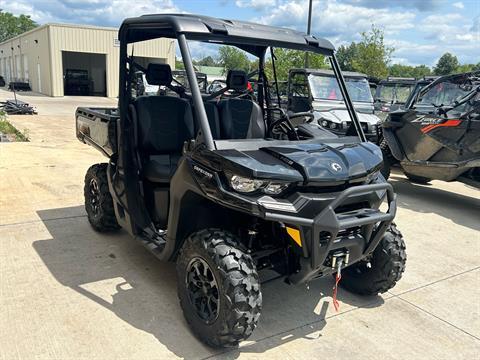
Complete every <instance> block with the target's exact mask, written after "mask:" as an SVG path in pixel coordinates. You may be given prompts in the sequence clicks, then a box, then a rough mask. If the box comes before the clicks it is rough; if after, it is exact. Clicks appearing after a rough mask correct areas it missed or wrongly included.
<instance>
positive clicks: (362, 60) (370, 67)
mask: <svg viewBox="0 0 480 360" xmlns="http://www.w3.org/2000/svg"><path fill="white" fill-rule="evenodd" d="M361 35H362V40H361V41H360V42H359V43H357V44H356V46H355V47H356V50H355V52H354V57H353V59H352V68H353V70H355V71H359V72H362V73H365V74H367V75H369V76H372V77H376V78H384V77H386V76H387V75H388V64H389V63H390V59H391V55H392V52H393V51H394V49H393V48H392V47H389V46H387V45H386V44H385V42H384V36H383V31H382V30H381V29H379V28H377V27H375V26H374V25H372V28H371V30H370V31H369V32H362V33H361Z"/></svg>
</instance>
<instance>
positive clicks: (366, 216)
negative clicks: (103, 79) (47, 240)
mask: <svg viewBox="0 0 480 360" xmlns="http://www.w3.org/2000/svg"><path fill="white" fill-rule="evenodd" d="M159 37H166V38H174V39H176V40H177V41H178V44H179V47H180V52H181V56H182V59H183V62H184V65H185V70H186V74H187V77H188V83H189V90H190V91H186V89H185V88H181V87H180V86H178V85H172V72H171V70H170V67H169V66H168V65H162V64H149V65H148V67H147V69H146V70H147V71H146V78H147V81H148V83H150V84H155V85H158V86H165V87H168V88H169V89H171V90H172V91H173V92H175V93H176V95H175V96H173V95H156V96H140V97H137V98H133V97H132V91H131V89H130V82H131V80H132V79H134V78H135V77H134V74H135V71H137V65H136V64H135V62H134V58H131V57H129V56H128V55H127V45H128V44H131V43H135V42H139V41H144V40H148V39H154V38H159ZM119 39H120V44H121V45H120V90H119V108H118V109H95V108H91V109H89V108H79V109H78V110H77V113H76V122H77V137H78V139H79V140H80V141H82V142H85V143H87V144H90V145H92V146H94V147H95V148H97V149H98V150H100V151H101V152H102V153H103V154H105V155H106V156H107V157H108V159H109V161H108V163H104V164H97V165H93V166H92V167H91V168H90V169H89V170H88V172H87V175H86V177H85V207H86V211H87V214H88V219H89V221H90V223H91V225H92V226H93V227H94V228H95V229H96V230H98V231H107V230H115V229H118V228H119V227H122V228H124V229H126V230H127V231H128V232H129V233H130V234H131V235H133V236H134V237H135V238H137V239H138V240H140V241H141V242H142V243H143V244H144V245H145V246H146V247H147V248H148V249H149V250H150V251H151V252H152V253H153V254H155V255H156V256H157V257H158V258H160V259H162V260H169V261H175V262H176V263H177V274H178V295H179V298H180V304H181V307H182V309H183V311H184V314H185V317H186V319H187V321H188V323H189V324H190V326H191V328H192V329H193V331H194V333H195V334H196V335H197V336H198V337H199V338H200V339H202V340H203V341H205V342H206V343H208V344H210V345H213V346H232V345H235V344H237V343H238V342H239V341H241V340H243V339H245V338H247V337H248V336H249V335H250V334H251V333H252V331H253V329H254V328H255V326H256V325H257V321H258V319H259V317H260V311H261V307H262V293H261V290H260V284H261V280H260V275H261V276H262V279H264V278H265V276H266V274H265V273H269V274H271V273H272V272H271V271H266V272H264V271H262V270H266V269H268V270H274V271H276V272H277V273H278V275H279V277H282V278H285V279H286V281H288V282H289V283H292V284H298V283H303V282H308V281H311V280H313V279H315V278H320V277H323V276H331V275H332V274H335V273H337V279H340V271H342V272H343V279H342V282H341V284H343V286H344V287H345V288H347V289H349V290H351V291H353V292H355V293H358V294H363V295H374V294H377V293H381V292H385V291H387V290H388V289H390V288H391V287H393V286H394V285H395V283H396V282H397V281H398V280H399V279H400V277H401V275H402V272H403V271H404V267H405V260H406V255H405V244H404V242H403V239H402V235H401V234H400V232H399V231H398V230H397V229H396V228H395V226H394V225H393V224H392V221H393V218H394V217H395V211H396V200H395V194H394V192H393V189H392V186H391V185H390V184H388V183H387V182H386V181H385V180H384V179H383V177H382V176H381V175H380V174H379V169H380V167H381V166H382V153H381V151H380V149H379V148H378V147H377V146H376V145H374V144H372V143H368V142H367V141H366V139H365V135H364V133H363V131H362V128H361V126H360V124H359V121H358V119H357V115H356V113H355V111H354V109H353V106H352V102H351V100H350V98H349V96H348V93H347V88H346V86H345V82H344V80H343V77H342V74H341V72H340V68H339V66H338V63H337V61H336V59H335V56H334V48H333V46H332V44H331V43H330V42H329V41H327V40H324V39H319V38H315V37H313V36H309V35H306V34H304V33H300V32H297V31H293V30H290V29H281V28H275V27H270V26H265V25H257V24H253V23H246V22H241V21H233V20H232V21H231V20H220V19H215V18H210V17H203V16H195V15H165V14H163V15H147V16H141V17H138V18H131V19H127V20H125V21H124V22H123V24H122V26H121V28H120V31H119ZM187 39H188V40H191V41H194V40H195V41H202V42H212V43H216V44H228V45H230V46H235V47H237V48H239V49H242V50H244V51H247V52H249V53H250V54H251V56H252V57H256V58H257V59H258V71H257V72H256V75H255V76H256V77H257V81H256V87H257V89H256V90H257V91H256V95H253V94H252V91H251V89H249V86H248V76H247V75H246V73H245V72H243V71H240V70H230V71H229V72H228V74H227V80H226V85H225V87H224V88H223V89H221V90H219V91H217V92H216V93H214V94H204V95H202V94H201V92H200V90H199V87H198V84H197V77H196V76H195V72H194V67H193V63H192V57H191V55H190V50H189V45H188V43H187ZM275 48H288V49H295V50H300V51H311V52H313V53H318V54H323V55H326V56H328V57H330V60H331V65H332V67H333V69H334V72H335V76H336V78H337V80H338V82H339V84H340V85H339V88H340V91H341V92H342V94H343V98H344V99H345V103H346V106H347V108H348V111H349V113H350V116H351V119H352V121H351V124H352V125H351V126H352V129H353V130H352V132H353V133H355V134H356V136H350V137H343V138H339V137H337V136H335V135H334V134H332V133H330V132H329V131H327V130H325V129H323V128H321V127H320V126H319V125H318V124H314V123H309V122H308V121H307V122H305V123H302V124H299V125H298V126H297V127H294V126H292V122H291V120H293V119H295V118H298V117H307V120H310V119H311V116H310V115H311V114H310V115H309V114H308V113H293V114H290V115H287V113H286V112H285V111H283V110H282V109H281V108H280V107H279V106H278V104H279V103H280V102H281V101H278V102H277V106H272V105H271V103H270V100H269V99H270V95H271V94H269V91H270V88H271V87H270V85H269V84H270V82H273V81H276V79H275V76H273V79H268V78H267V75H266V73H265V56H266V53H267V50H268V51H270V52H271V53H274V51H275ZM272 58H274V56H272ZM274 74H275V71H274ZM277 96H278V97H280V94H277ZM274 115H275V116H274ZM384 200H386V201H387V205H388V206H387V210H386V211H385V212H383V211H380V210H379V206H380V204H381V203H382V202H383V201H384ZM263 274H265V275H263ZM312 296H316V294H312ZM279 316H281V314H279Z"/></svg>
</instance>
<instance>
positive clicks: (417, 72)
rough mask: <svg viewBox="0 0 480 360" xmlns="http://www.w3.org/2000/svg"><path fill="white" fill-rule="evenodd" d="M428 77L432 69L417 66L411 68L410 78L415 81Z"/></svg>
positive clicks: (425, 66)
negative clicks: (413, 78) (415, 79)
mask: <svg viewBox="0 0 480 360" xmlns="http://www.w3.org/2000/svg"><path fill="white" fill-rule="evenodd" d="M428 75H432V69H430V68H429V67H428V66H427V65H418V66H415V67H414V68H413V73H412V76H413V77H415V78H417V79H418V78H422V77H424V76H428Z"/></svg>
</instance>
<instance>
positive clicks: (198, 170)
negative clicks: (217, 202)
mask: <svg viewBox="0 0 480 360" xmlns="http://www.w3.org/2000/svg"><path fill="white" fill-rule="evenodd" d="M193 170H195V171H196V172H198V173H200V174H202V175H204V176H206V177H207V178H209V179H211V178H212V177H213V174H211V173H209V172H208V171H207V170H204V169H202V168H201V167H199V166H197V165H193Z"/></svg>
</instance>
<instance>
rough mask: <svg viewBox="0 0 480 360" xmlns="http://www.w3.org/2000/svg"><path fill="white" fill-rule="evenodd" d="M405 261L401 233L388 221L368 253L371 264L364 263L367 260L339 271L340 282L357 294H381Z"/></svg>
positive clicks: (399, 271)
mask: <svg viewBox="0 0 480 360" xmlns="http://www.w3.org/2000/svg"><path fill="white" fill-rule="evenodd" d="M406 260H407V254H406V252H405V242H404V240H403V237H402V234H401V233H400V231H398V230H397V227H396V226H395V225H394V224H392V225H390V227H389V228H388V230H387V231H386V232H385V235H384V236H383V238H382V240H381V241H380V243H379V244H378V246H377V248H376V249H375V250H374V252H373V254H372V257H371V259H370V264H371V267H368V266H367V264H368V262H367V261H361V262H358V263H356V264H354V265H352V266H349V267H347V268H346V269H345V270H344V271H343V272H342V281H340V285H341V286H342V287H343V288H345V289H346V290H348V291H350V292H353V293H355V294H359V295H377V294H379V293H384V292H386V291H388V290H390V289H391V288H393V287H394V286H395V284H396V283H397V281H399V280H400V279H401V278H402V274H403V272H404V271H405V263H406Z"/></svg>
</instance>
